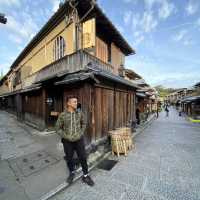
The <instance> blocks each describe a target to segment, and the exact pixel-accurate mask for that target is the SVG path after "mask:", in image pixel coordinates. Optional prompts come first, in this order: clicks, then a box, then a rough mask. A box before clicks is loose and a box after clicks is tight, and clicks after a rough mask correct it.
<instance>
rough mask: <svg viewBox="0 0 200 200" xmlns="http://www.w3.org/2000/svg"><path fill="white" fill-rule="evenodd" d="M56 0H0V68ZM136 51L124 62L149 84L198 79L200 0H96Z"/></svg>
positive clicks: (50, 11)
mask: <svg viewBox="0 0 200 200" xmlns="http://www.w3.org/2000/svg"><path fill="white" fill-rule="evenodd" d="M59 2H60V0H45V1H44V0H36V1H32V0H0V13H5V14H6V16H7V18H8V23H7V24H6V25H3V24H0V72H1V71H2V70H3V73H4V74H5V73H6V72H7V71H8V69H9V67H10V65H11V64H12V63H13V62H14V60H15V59H16V57H17V56H18V55H19V53H20V52H21V51H22V50H23V48H24V47H25V46H26V45H27V44H28V42H29V41H30V40H31V39H32V37H33V36H34V35H35V34H36V33H37V32H38V31H39V30H40V29H41V27H42V26H43V25H44V24H45V23H46V22H47V20H48V19H49V18H50V17H51V16H52V14H53V13H54V12H55V11H56V10H57V8H58V5H59ZM97 2H98V4H99V5H100V7H101V8H102V10H103V12H104V13H105V14H106V15H107V16H108V17H109V18H110V20H111V21H112V22H113V24H114V25H115V26H116V27H117V28H118V30H119V31H120V32H121V34H122V35H123V36H124V38H125V39H126V40H127V41H128V42H129V44H130V45H131V46H132V47H133V49H135V51H136V54H135V55H131V56H128V57H127V58H126V64H125V67H126V68H130V69H133V70H134V71H135V72H137V73H138V74H140V75H142V76H143V77H144V79H145V80H146V81H147V83H149V84H151V85H152V86H156V85H163V86H165V87H173V88H181V87H190V86H192V85H194V84H195V83H196V82H199V81H200V37H199V35H200V0H97Z"/></svg>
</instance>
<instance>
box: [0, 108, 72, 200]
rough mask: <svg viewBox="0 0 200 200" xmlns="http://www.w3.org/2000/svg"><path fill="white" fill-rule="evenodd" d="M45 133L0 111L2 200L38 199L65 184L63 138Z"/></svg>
mask: <svg viewBox="0 0 200 200" xmlns="http://www.w3.org/2000/svg"><path fill="white" fill-rule="evenodd" d="M42 134H43V133H41V132H38V131H36V130H34V129H32V128H30V127H28V126H26V125H25V124H23V123H20V122H18V121H17V120H16V118H15V117H14V115H11V114H9V113H7V112H4V111H0V158H1V159H0V200H36V199H37V200H38V199H39V198H40V197H41V196H42V195H45V194H46V193H48V192H49V191H50V190H52V189H54V188H55V187H57V186H58V185H59V184H62V183H63V182H64V181H65V177H66V176H67V173H68V172H67V170H66V166H65V162H64V160H63V156H64V153H63V149H62V145H61V143H60V139H59V137H58V136H57V135H56V134H52V135H42Z"/></svg>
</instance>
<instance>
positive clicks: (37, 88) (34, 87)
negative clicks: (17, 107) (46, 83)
mask: <svg viewBox="0 0 200 200" xmlns="http://www.w3.org/2000/svg"><path fill="white" fill-rule="evenodd" d="M41 87H42V86H41V84H35V85H31V86H29V87H26V88H24V89H20V90H17V91H13V92H8V93H5V94H3V95H0V98H3V97H8V96H12V95H15V94H21V93H25V92H30V91H34V90H39V89H40V88H41Z"/></svg>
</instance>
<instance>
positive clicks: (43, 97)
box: [41, 88, 47, 125]
mask: <svg viewBox="0 0 200 200" xmlns="http://www.w3.org/2000/svg"><path fill="white" fill-rule="evenodd" d="M46 98H47V93H46V89H45V88H42V102H41V103H42V118H43V120H44V123H45V125H46V124H47V106H46Z"/></svg>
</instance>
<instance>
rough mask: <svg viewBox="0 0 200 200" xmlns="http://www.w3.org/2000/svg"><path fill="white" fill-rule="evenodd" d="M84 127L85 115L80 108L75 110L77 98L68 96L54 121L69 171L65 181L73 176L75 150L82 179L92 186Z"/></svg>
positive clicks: (69, 181)
mask: <svg viewBox="0 0 200 200" xmlns="http://www.w3.org/2000/svg"><path fill="white" fill-rule="evenodd" d="M85 129H86V120H85V116H84V114H83V112H82V111H81V110H77V98H76V97H74V96H71V97H68V98H67V100H66V109H65V111H64V112H62V113H61V114H60V115H59V117H58V120H57V122H56V132H57V134H58V135H59V136H60V137H61V142H62V144H63V147H64V152H65V160H66V163H67V166H68V169H69V173H70V174H69V177H68V178H67V182H68V183H69V184H71V183H72V182H73V180H74V177H75V168H74V167H75V166H74V162H73V155H74V152H76V153H77V156H78V159H79V161H80V164H81V167H82V171H83V176H82V181H83V182H84V183H86V184H88V185H89V186H93V185H94V182H93V180H92V179H91V177H90V176H89V174H88V164H87V156H86V150H85V144H84V132H85Z"/></svg>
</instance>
